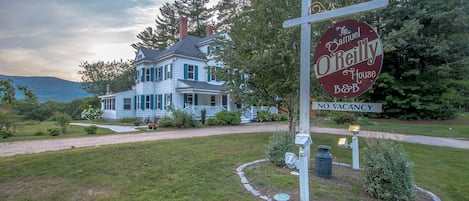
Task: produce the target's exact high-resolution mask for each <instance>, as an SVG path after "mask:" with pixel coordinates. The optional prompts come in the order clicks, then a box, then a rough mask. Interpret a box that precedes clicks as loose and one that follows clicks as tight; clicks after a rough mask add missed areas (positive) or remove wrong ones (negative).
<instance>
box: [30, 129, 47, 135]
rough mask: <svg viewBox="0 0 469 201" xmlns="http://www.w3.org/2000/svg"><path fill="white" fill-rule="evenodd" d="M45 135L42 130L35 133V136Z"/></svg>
mask: <svg viewBox="0 0 469 201" xmlns="http://www.w3.org/2000/svg"><path fill="white" fill-rule="evenodd" d="M44 134H45V133H44V131H42V130H37V131H35V132H34V134H33V135H34V136H41V135H44Z"/></svg>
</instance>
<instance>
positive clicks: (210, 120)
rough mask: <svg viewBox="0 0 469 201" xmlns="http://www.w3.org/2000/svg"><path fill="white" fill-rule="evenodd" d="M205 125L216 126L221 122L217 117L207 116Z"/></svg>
mask: <svg viewBox="0 0 469 201" xmlns="http://www.w3.org/2000/svg"><path fill="white" fill-rule="evenodd" d="M207 125H209V126H218V125H222V123H221V122H220V121H219V120H218V119H217V118H208V119H207Z"/></svg>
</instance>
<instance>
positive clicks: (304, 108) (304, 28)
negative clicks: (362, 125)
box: [283, 0, 389, 201]
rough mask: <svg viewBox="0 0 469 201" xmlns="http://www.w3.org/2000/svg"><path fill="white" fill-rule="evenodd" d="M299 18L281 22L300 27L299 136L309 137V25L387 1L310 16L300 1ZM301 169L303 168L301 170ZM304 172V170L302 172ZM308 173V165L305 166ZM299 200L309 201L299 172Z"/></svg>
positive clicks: (305, 182)
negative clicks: (305, 135)
mask: <svg viewBox="0 0 469 201" xmlns="http://www.w3.org/2000/svg"><path fill="white" fill-rule="evenodd" d="M301 2H302V3H301V17H300V18H296V19H290V20H287V21H285V22H283V27H284V28H289V27H294V26H299V25H301V48H300V50H301V53H300V56H301V57H300V134H307V135H310V125H309V107H310V106H309V100H310V96H311V95H310V94H311V92H310V76H311V73H310V72H311V69H310V67H311V23H316V22H321V21H324V20H327V19H331V18H335V17H343V16H347V15H352V14H354V13H359V12H367V11H372V10H376V9H379V8H384V7H386V6H387V5H388V4H389V0H372V1H368V2H364V3H360V4H355V5H352V6H347V7H343V8H338V9H335V10H330V11H325V12H322V13H317V14H313V15H310V13H309V10H310V6H311V0H302V1H301ZM302 151H303V152H306V153H307V157H306V158H307V160H308V161H309V156H310V154H311V151H310V146H307V147H305V148H304V149H302ZM302 169H303V168H302ZM303 171H305V170H303ZM306 171H308V165H306ZM300 175H302V176H300V200H301V201H309V182H308V173H307V172H306V173H305V174H301V170H300ZM304 175H306V176H304Z"/></svg>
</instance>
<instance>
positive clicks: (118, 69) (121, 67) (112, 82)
mask: <svg viewBox="0 0 469 201" xmlns="http://www.w3.org/2000/svg"><path fill="white" fill-rule="evenodd" d="M79 67H80V68H83V70H80V71H78V74H79V75H81V80H82V81H83V82H82V83H81V85H82V88H83V89H84V90H85V91H87V92H89V93H91V94H94V95H95V96H100V95H104V94H106V92H107V91H108V89H109V92H119V91H125V90H130V89H131V88H132V85H134V84H135V80H134V75H135V68H134V67H133V66H132V61H131V60H127V61H123V60H120V61H112V62H109V61H108V62H104V61H98V62H94V63H90V62H88V61H85V62H82V63H80V65H79Z"/></svg>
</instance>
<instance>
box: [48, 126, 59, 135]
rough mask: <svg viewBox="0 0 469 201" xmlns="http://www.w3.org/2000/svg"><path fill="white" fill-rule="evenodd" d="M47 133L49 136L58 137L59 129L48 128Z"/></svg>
mask: <svg viewBox="0 0 469 201" xmlns="http://www.w3.org/2000/svg"><path fill="white" fill-rule="evenodd" d="M46 131H47V133H49V135H50V136H58V135H60V129H59V128H48V129H47V130H46Z"/></svg>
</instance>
